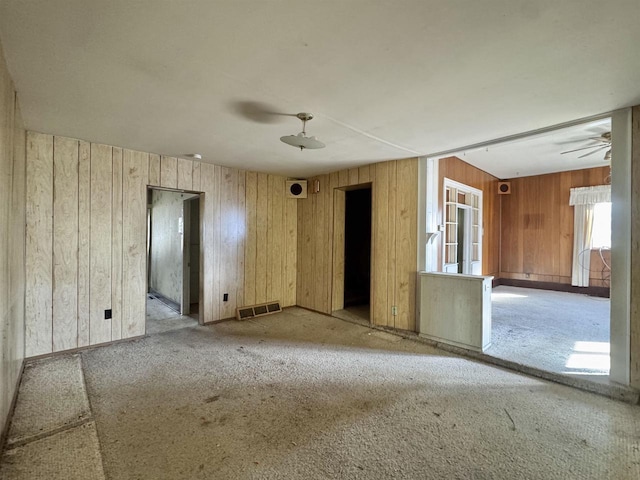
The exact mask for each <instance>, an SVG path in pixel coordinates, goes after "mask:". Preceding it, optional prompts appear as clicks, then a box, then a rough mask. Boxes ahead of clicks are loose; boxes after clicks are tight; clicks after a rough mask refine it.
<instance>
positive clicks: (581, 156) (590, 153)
mask: <svg viewBox="0 0 640 480" xmlns="http://www.w3.org/2000/svg"><path fill="white" fill-rule="evenodd" d="M605 148H609V145H605V146H604V147H600V148H598V149H596V150H594V151H593V152H589V153H585V154H584V155H580V156H579V157H578V158H584V157H588V156H589V155H593V154H594V153H598V152H599V151H601V150H604V149H605Z"/></svg>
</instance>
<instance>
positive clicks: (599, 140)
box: [560, 132, 611, 162]
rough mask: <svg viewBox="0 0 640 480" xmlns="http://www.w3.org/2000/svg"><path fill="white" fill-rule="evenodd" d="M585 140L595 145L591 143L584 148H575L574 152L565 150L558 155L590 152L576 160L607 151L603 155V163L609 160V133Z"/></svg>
mask: <svg viewBox="0 0 640 480" xmlns="http://www.w3.org/2000/svg"><path fill="white" fill-rule="evenodd" d="M587 140H590V141H592V142H595V143H593V144H592V145H587V146H585V147H580V148H576V149H574V150H567V151H566V152H561V153H560V155H564V154H566V153H573V152H580V151H583V150H590V151H588V152H586V153H585V154H583V155H580V156H579V157H578V158H584V157H588V156H590V155H593V154H595V153H598V152H601V151H602V150H605V149H606V150H607V151H606V152H605V154H604V161H605V162H608V161H610V160H611V132H604V133H603V134H601V135H599V136H597V137H589V138H588V139H587Z"/></svg>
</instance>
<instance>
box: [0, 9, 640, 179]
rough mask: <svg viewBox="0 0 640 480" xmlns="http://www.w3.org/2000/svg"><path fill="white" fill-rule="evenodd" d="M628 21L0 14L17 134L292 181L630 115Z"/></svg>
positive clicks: (635, 67)
mask: <svg viewBox="0 0 640 480" xmlns="http://www.w3.org/2000/svg"><path fill="white" fill-rule="evenodd" d="M638 25H640V3H639V2H638V1H637V0H633V1H608V2H606V3H603V2H601V1H599V2H595V1H594V2H591V1H586V0H579V1H572V0H562V1H557V0H553V1H536V2H532V1H530V0H526V1H520V0H502V1H498V0H484V1H481V2H473V1H469V0H461V1H455V0H448V1H446V2H444V1H441V0H420V1H385V2H382V1H373V0H372V1H319V0H315V1H305V0H283V1H268V2H265V1H249V0H245V1H227V2H216V1H210V0H205V1H190V0H184V1H168V0H167V1H162V0H154V1H117V0H116V1H103V2H97V1H91V2H88V1H83V0H79V1H55V0H46V1H40V0H29V1H16V0H3V1H1V2H0V39H1V41H2V43H3V46H4V49H5V55H6V57H7V62H8V65H9V70H10V72H11V74H12V77H13V79H14V81H15V84H16V88H17V90H18V92H19V95H20V98H21V102H22V108H23V114H24V117H25V122H26V124H27V127H28V128H29V129H32V130H37V131H44V132H48V133H55V134H60V135H66V136H71V137H77V138H82V139H85V140H91V141H96V142H102V143H107V144H113V145H119V146H124V147H129V148H135V149H139V150H144V151H151V152H156V153H162V154H169V155H180V154H185V153H189V152H198V153H201V154H202V155H203V157H204V159H205V160H207V161H211V162H213V163H217V164H220V165H227V166H237V167H240V168H248V169H254V170H259V171H270V172H275V173H283V174H287V175H291V176H307V175H310V174H315V173H321V172H328V171H333V170H337V169H340V168H345V167H349V166H355V165H362V164H365V163H371V162H374V161H380V160H388V159H396V158H406V157H412V156H416V155H424V154H429V153H433V152H439V151H445V150H452V149H455V148H458V147H461V146H463V145H470V144H473V143H477V142H482V141H487V140H491V139H494V138H499V137H503V136H507V135H512V134H516V133H520V132H524V131H529V130H534V129H537V128H541V127H546V126H549V125H553V124H558V123H562V122H566V121H570V120H574V119H578V118H583V117H587V116H591V115H596V114H600V113H603V112H608V111H611V110H614V109H618V108H621V107H625V106H631V105H635V104H640V55H638V45H640V28H638ZM264 110H269V111H272V112H279V113H289V114H295V113H297V112H300V111H310V112H312V113H314V114H315V116H316V118H315V119H314V120H313V121H311V122H310V123H309V124H308V125H307V131H308V132H309V134H311V135H317V136H318V137H320V139H321V140H322V141H323V142H325V143H326V144H327V147H326V148H325V149H322V150H314V151H310V150H307V151H304V152H300V151H299V150H296V149H295V148H292V147H290V146H288V145H285V144H283V143H282V142H280V141H279V137H280V136H282V135H288V134H292V133H297V132H298V131H300V127H301V124H300V122H299V120H297V119H296V118H294V117H288V116H284V115H265V114H263V113H262V112H263V111H264Z"/></svg>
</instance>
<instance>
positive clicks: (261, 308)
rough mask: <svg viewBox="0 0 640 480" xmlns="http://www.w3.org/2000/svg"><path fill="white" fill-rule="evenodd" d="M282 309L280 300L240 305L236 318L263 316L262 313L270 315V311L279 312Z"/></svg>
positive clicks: (244, 318)
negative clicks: (245, 305)
mask: <svg viewBox="0 0 640 480" xmlns="http://www.w3.org/2000/svg"><path fill="white" fill-rule="evenodd" d="M281 311H282V307H280V302H279V301H277V300H275V301H272V302H267V303H259V304H257V305H250V306H247V307H238V308H237V309H236V318H237V319H238V320H246V319H248V318H253V317H261V316H262V315H269V314H270V313H277V312H281Z"/></svg>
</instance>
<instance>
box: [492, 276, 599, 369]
mask: <svg viewBox="0 0 640 480" xmlns="http://www.w3.org/2000/svg"><path fill="white" fill-rule="evenodd" d="M491 302H492V315H491V317H492V318H491V319H492V329H491V347H490V348H489V349H488V350H486V351H485V353H486V354H488V355H492V356H495V357H498V358H504V359H506V360H512V361H514V362H518V363H521V364H523V365H529V366H533V367H537V368H540V369H542V370H548V371H551V372H556V373H562V374H565V375H580V376H588V378H590V379H592V380H597V379H598V377H601V378H602V377H603V379H604V380H605V381H606V380H607V379H608V375H609V305H610V301H609V299H608V298H600V297H590V296H587V295H579V294H575V293H565V292H553V291H549V290H537V289H530V288H517V287H508V286H499V287H496V288H494V289H493V293H492V295H491Z"/></svg>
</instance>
